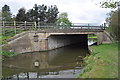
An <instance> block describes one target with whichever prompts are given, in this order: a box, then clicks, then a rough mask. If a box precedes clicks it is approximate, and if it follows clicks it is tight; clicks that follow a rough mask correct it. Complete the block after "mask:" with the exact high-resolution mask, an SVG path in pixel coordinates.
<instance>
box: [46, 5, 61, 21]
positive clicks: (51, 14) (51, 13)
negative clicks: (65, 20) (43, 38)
mask: <svg viewBox="0 0 120 80" xmlns="http://www.w3.org/2000/svg"><path fill="white" fill-rule="evenodd" d="M58 13H59V11H58V8H57V6H56V5H54V6H51V7H49V9H48V11H47V12H46V22H47V23H55V22H56V21H57V15H58Z"/></svg>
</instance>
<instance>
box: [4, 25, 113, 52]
mask: <svg viewBox="0 0 120 80" xmlns="http://www.w3.org/2000/svg"><path fill="white" fill-rule="evenodd" d="M35 28H38V29H37V30H36V31H26V32H22V33H20V34H16V35H15V36H14V37H12V38H11V39H9V40H8V44H6V45H4V46H3V50H5V51H11V52H17V53H25V52H33V51H47V50H52V49H56V48H60V47H64V46H68V45H71V44H76V43H79V44H80V45H81V46H88V34H95V35H97V38H98V39H97V44H98V45H99V44H102V43H103V42H104V41H111V38H110V36H109V34H107V32H105V26H90V25H87V26H80V25H73V26H70V27H66V26H59V27H51V26H48V27H43V26H40V27H39V26H35Z"/></svg>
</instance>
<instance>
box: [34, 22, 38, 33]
mask: <svg viewBox="0 0 120 80" xmlns="http://www.w3.org/2000/svg"><path fill="white" fill-rule="evenodd" d="M34 25H35V33H36V30H37V24H36V22H34Z"/></svg>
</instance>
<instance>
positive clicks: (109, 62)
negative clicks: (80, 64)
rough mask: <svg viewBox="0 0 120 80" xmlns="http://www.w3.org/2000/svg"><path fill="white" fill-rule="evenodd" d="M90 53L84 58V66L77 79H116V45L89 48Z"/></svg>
mask: <svg viewBox="0 0 120 80" xmlns="http://www.w3.org/2000/svg"><path fill="white" fill-rule="evenodd" d="M90 48H91V49H92V53H91V55H90V56H88V57H86V58H85V63H86V66H85V67H84V70H83V72H82V73H81V74H80V75H79V78H117V77H118V44H117V43H110V44H102V45H99V46H91V47H90Z"/></svg>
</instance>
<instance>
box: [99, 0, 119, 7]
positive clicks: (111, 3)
mask: <svg viewBox="0 0 120 80" xmlns="http://www.w3.org/2000/svg"><path fill="white" fill-rule="evenodd" d="M100 5H101V7H102V8H116V7H117V6H118V0H104V1H102V2H100Z"/></svg>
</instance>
